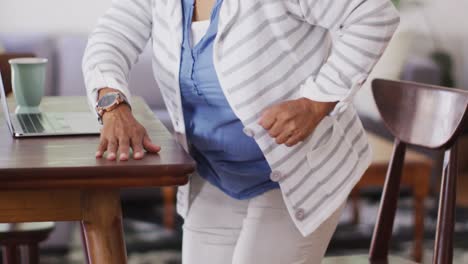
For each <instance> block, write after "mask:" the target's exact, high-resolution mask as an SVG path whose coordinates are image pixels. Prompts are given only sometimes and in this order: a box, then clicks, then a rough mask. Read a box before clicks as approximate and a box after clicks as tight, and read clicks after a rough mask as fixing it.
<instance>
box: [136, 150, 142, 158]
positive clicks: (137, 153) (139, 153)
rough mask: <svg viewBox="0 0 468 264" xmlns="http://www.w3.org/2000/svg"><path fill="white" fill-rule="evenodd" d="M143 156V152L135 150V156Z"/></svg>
mask: <svg viewBox="0 0 468 264" xmlns="http://www.w3.org/2000/svg"><path fill="white" fill-rule="evenodd" d="M142 156H143V154H142V153H141V152H135V158H136V159H138V158H141V157H142Z"/></svg>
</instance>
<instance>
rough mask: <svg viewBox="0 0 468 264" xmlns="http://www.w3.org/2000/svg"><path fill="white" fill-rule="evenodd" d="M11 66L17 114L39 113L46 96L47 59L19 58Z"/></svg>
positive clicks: (12, 60) (11, 61) (10, 61)
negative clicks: (43, 98) (43, 97)
mask: <svg viewBox="0 0 468 264" xmlns="http://www.w3.org/2000/svg"><path fill="white" fill-rule="evenodd" d="M8 62H9V63H10V65H11V83H12V87H13V94H14V96H15V100H16V113H17V114H21V113H39V112H40V111H39V105H40V104H41V100H42V96H43V95H44V86H45V79H46V67H47V59H44V58H19V59H11V60H9V61H8Z"/></svg>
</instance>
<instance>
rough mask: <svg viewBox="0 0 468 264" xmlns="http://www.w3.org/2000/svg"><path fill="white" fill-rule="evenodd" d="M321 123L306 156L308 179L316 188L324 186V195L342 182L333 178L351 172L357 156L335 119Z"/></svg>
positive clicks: (330, 117) (327, 118)
mask: <svg viewBox="0 0 468 264" xmlns="http://www.w3.org/2000/svg"><path fill="white" fill-rule="evenodd" d="M321 123H323V124H319V125H320V126H322V127H321V128H320V130H317V132H321V133H319V134H318V135H314V137H315V138H316V140H313V143H312V144H313V147H312V149H311V150H309V152H308V153H307V154H306V155H307V162H308V165H309V167H310V172H311V174H310V175H309V177H310V178H311V179H313V181H314V182H315V184H314V185H315V186H316V187H317V188H318V187H320V186H322V185H326V186H327V188H325V193H329V192H330V190H333V189H335V187H336V186H337V185H340V183H341V181H342V180H343V179H336V177H334V176H335V175H336V174H337V173H338V172H339V175H347V174H348V172H350V171H352V170H353V168H354V167H355V166H356V164H357V162H358V155H357V153H356V151H355V150H354V148H353V146H352V145H351V143H350V142H349V140H348V138H347V136H346V134H345V132H344V131H343V128H342V127H341V125H340V124H339V123H338V121H337V120H336V118H335V117H332V116H327V117H326V118H325V119H324V120H322V122H321ZM317 128H319V127H317Z"/></svg>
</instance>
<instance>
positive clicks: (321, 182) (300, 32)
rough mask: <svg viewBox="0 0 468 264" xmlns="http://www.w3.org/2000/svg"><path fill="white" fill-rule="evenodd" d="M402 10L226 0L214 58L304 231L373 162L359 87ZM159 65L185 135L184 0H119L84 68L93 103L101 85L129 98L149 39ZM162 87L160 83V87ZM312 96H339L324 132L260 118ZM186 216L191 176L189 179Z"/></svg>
mask: <svg viewBox="0 0 468 264" xmlns="http://www.w3.org/2000/svg"><path fill="white" fill-rule="evenodd" d="M398 23H399V15H398V12H397V11H396V9H395V8H394V6H393V5H392V3H391V2H390V0H224V2H223V4H222V7H221V10H220V21H219V26H218V35H217V37H216V39H215V41H214V56H213V57H214V65H215V69H216V72H217V74H218V77H219V81H220V84H221V87H222V89H223V92H224V94H225V96H226V98H227V100H228V102H229V104H230V106H231V107H232V110H233V111H234V113H235V114H236V115H237V117H238V118H239V119H240V120H241V122H242V123H243V125H244V132H245V133H246V134H247V135H248V136H250V137H253V138H254V139H255V140H256V142H257V144H258V145H259V147H260V149H261V150H262V152H263V154H264V155H265V158H266V160H267V161H268V163H269V165H270V167H271V169H272V174H271V179H272V180H273V181H276V182H279V184H280V186H281V190H282V193H283V197H284V202H285V204H286V206H287V208H288V211H289V213H290V215H291V219H292V220H293V221H294V223H295V225H296V226H297V228H298V230H299V231H300V232H301V233H302V234H303V235H308V234H310V233H312V232H313V231H314V230H315V229H316V228H317V227H318V226H319V225H320V224H321V223H322V222H323V221H324V220H326V219H327V218H328V217H329V216H330V215H331V214H332V213H333V212H334V211H335V210H336V209H337V207H338V206H339V205H340V204H342V203H343V202H344V201H345V200H346V198H347V196H348V195H349V193H350V191H351V189H352V188H353V186H354V185H355V184H356V183H357V181H358V180H359V179H360V177H361V176H362V174H363V173H364V171H365V170H366V169H367V167H368V166H369V164H370V162H371V156H372V154H371V149H370V147H369V145H368V141H367V138H366V135H365V131H364V129H363V127H362V124H361V122H360V120H359V118H358V117H357V115H356V111H355V109H354V107H353V105H352V99H353V96H354V94H355V93H356V92H357V91H358V90H359V88H360V87H361V85H362V84H363V82H364V81H365V80H366V78H367V76H368V74H369V72H370V71H371V69H372V67H373V66H374V65H375V63H376V62H377V60H378V59H379V58H380V56H381V55H382V53H383V52H384V50H385V48H386V46H387V44H388V42H389V40H390V39H391V37H392V35H393V33H394V31H395V29H396V27H397V25H398ZM148 42H149V43H151V45H152V50H153V54H154V56H153V73H154V76H155V78H156V81H157V84H158V86H159V88H160V89H161V92H162V95H163V98H164V102H165V104H166V106H167V109H168V111H169V114H170V117H171V120H172V123H173V126H174V129H175V131H176V132H178V133H181V134H184V133H185V132H184V131H185V127H184V117H183V114H182V105H181V97H180V89H179V66H180V49H181V42H182V6H181V1H180V0H114V3H113V5H112V7H111V8H110V9H109V10H108V12H107V13H106V14H105V15H104V16H103V17H102V18H101V19H100V20H99V22H98V25H97V27H96V29H95V30H94V32H93V33H92V34H91V36H90V38H89V43H88V46H87V49H86V53H85V55H84V59H83V72H84V76H85V81H86V87H87V92H88V96H89V99H90V102H91V105H94V103H95V100H96V97H97V96H96V95H97V90H98V89H100V88H102V87H112V88H115V89H118V90H120V91H122V92H123V93H124V94H126V95H127V97H130V94H129V91H128V87H127V84H128V75H129V72H130V69H131V67H132V65H133V64H134V63H135V62H136V61H137V58H138V55H139V54H140V53H141V52H142V50H143V48H144V47H145V45H146V44H147V43H148ZM154 89H157V88H156V87H155V88H154ZM300 97H306V98H309V99H312V100H315V101H339V103H338V104H337V106H336V108H335V109H334V110H333V111H332V113H330V114H329V115H328V116H326V117H325V118H324V119H323V120H322V121H321V122H320V123H319V125H318V127H317V128H316V129H315V131H314V132H313V133H312V134H311V135H310V136H309V137H308V138H307V139H306V140H304V141H303V142H301V143H299V144H297V145H296V146H293V147H287V146H285V145H278V144H276V143H275V140H274V139H272V138H271V137H270V136H269V135H268V133H267V131H265V130H264V129H263V128H262V127H261V126H259V125H258V124H257V121H258V119H259V116H260V113H261V112H262V110H264V109H265V108H266V107H269V106H271V105H274V104H277V103H279V102H282V101H286V100H292V99H297V98H300ZM177 197H178V212H179V213H180V214H181V215H182V216H185V215H186V213H187V210H188V208H189V205H190V202H191V199H192V196H191V195H190V183H189V184H187V185H185V186H183V187H180V188H179V192H178V196H177Z"/></svg>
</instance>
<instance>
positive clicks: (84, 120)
mask: <svg viewBox="0 0 468 264" xmlns="http://www.w3.org/2000/svg"><path fill="white" fill-rule="evenodd" d="M0 100H1V103H2V107H3V113H4V114H5V120H6V122H7V123H8V128H9V129H10V131H11V134H12V136H13V137H15V138H22V137H47V136H76V135H99V130H100V125H99V123H98V121H97V118H96V116H95V115H93V114H92V113H91V112H43V113H28V114H15V113H10V112H9V108H8V103H7V99H6V94H5V88H4V87H3V79H2V75H1V73H0Z"/></svg>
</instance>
